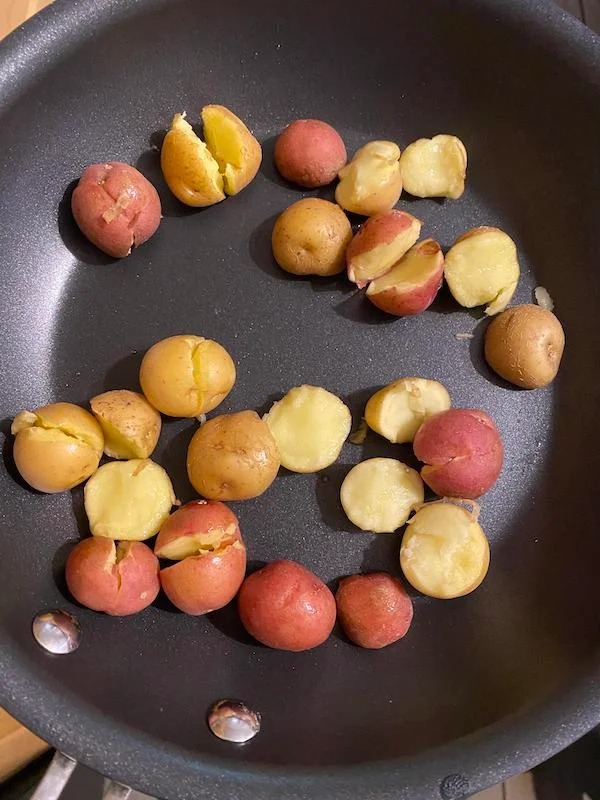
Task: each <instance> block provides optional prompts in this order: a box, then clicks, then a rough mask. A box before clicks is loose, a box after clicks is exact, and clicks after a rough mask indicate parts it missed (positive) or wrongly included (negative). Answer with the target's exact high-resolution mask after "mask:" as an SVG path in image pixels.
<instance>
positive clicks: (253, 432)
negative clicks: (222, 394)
mask: <svg viewBox="0 0 600 800" xmlns="http://www.w3.org/2000/svg"><path fill="white" fill-rule="evenodd" d="M279 463H280V462H279V452H278V450H277V444H276V443H275V439H274V438H273V436H272V434H271V431H270V430H269V427H268V425H267V423H266V422H264V421H263V420H262V419H261V418H260V417H259V416H258V414H257V413H256V412H255V411H239V412H238V413H237V414H222V415H221V416H219V417H213V419H210V420H208V422H206V423H204V425H202V426H201V427H200V428H199V429H198V430H197V431H196V433H195V434H194V435H193V437H192V440H191V442H190V445H189V447H188V453H187V471H188V477H189V479H190V483H191V484H192V486H193V487H194V489H195V490H196V491H197V492H198V494H200V495H202V497H206V498H207V499H208V500H248V499H249V498H251V497H257V496H258V495H259V494H262V493H263V492H264V491H266V489H268V488H269V486H270V485H271V484H272V483H273V481H274V480H275V478H276V476H277V470H278V469H279Z"/></svg>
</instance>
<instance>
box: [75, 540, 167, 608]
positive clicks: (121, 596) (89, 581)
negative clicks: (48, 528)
mask: <svg viewBox="0 0 600 800" xmlns="http://www.w3.org/2000/svg"><path fill="white" fill-rule="evenodd" d="M65 571H66V575H65V577H66V581H67V586H68V588H69V591H70V592H71V594H72V595H73V597H74V598H75V600H77V602H78V603H81V605H82V606H86V607H87V608H91V609H93V610H94V611H104V612H105V613H106V614H111V615H112V616H115V617H124V616H126V615H128V614H136V613H137V612H138V611H142V609H144V608H146V607H147V606H149V605H150V603H152V602H153V601H154V600H155V598H156V595H157V594H158V591H159V588H160V583H159V580H158V559H157V558H156V556H155V555H154V553H153V552H152V550H151V549H150V548H149V547H148V546H147V545H145V544H144V543H143V542H121V543H120V544H119V545H117V546H115V542H114V541H113V540H112V539H105V538H103V537H100V536H92V537H91V538H89V539H84V540H83V541H81V542H79V543H78V544H76V545H75V547H74V548H73V549H72V550H71V552H70V553H69V557H68V559H67V564H66V568H65Z"/></svg>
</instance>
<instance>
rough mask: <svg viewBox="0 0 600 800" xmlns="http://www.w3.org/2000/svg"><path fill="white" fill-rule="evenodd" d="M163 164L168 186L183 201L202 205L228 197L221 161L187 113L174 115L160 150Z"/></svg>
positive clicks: (188, 203) (208, 204)
mask: <svg viewBox="0 0 600 800" xmlns="http://www.w3.org/2000/svg"><path fill="white" fill-rule="evenodd" d="M160 166H161V169H162V173H163V176H164V179H165V181H166V183H167V186H168V187H169V189H170V190H171V191H172V192H173V194H174V195H175V197H176V198H177V199H178V200H181V202H182V203H185V204H186V205H188V206H195V207H202V206H211V205H213V204H214V203H218V202H219V201H221V200H224V199H225V192H224V191H223V176H222V175H221V173H220V172H219V164H218V163H217V161H216V160H215V159H214V158H213V156H212V155H211V153H210V151H209V149H208V148H207V146H206V145H205V144H204V142H203V141H202V140H201V139H200V138H199V137H198V136H196V134H195V133H194V130H193V128H192V126H191V125H190V124H189V122H186V120H185V115H184V114H175V116H174V117H173V122H172V123H171V127H170V129H169V131H168V133H167V135H166V136H165V138H164V141H163V145H162V149H161V152H160Z"/></svg>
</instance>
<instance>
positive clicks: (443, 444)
mask: <svg viewBox="0 0 600 800" xmlns="http://www.w3.org/2000/svg"><path fill="white" fill-rule="evenodd" d="M413 448H414V452H415V456H416V457H417V458H418V459H419V461H422V462H424V463H425V464H426V466H424V467H423V469H422V470H421V477H422V478H423V480H424V481H425V483H426V484H427V485H428V486H429V487H430V488H431V489H432V490H433V491H434V492H435V493H436V494H437V495H439V496H440V497H464V498H468V499H471V500H474V499H475V498H476V497H480V495H482V494H485V492H487V491H488V490H489V489H491V488H492V486H493V485H494V483H495V482H496V481H497V479H498V476H499V475H500V471H501V469H502V461H503V458H504V448H503V445H502V440H501V438H500V434H499V433H498V430H497V428H496V426H495V424H494V422H493V420H492V419H491V417H489V416H488V415H487V414H486V413H485V412H484V411H480V410H479V409H472V408H450V409H448V410H447V411H442V412H440V413H439V414H434V415H433V416H432V417H430V418H429V419H428V420H426V421H425V422H424V423H423V425H421V427H420V428H419V430H418V431H417V434H416V436H415V440H414V442H413Z"/></svg>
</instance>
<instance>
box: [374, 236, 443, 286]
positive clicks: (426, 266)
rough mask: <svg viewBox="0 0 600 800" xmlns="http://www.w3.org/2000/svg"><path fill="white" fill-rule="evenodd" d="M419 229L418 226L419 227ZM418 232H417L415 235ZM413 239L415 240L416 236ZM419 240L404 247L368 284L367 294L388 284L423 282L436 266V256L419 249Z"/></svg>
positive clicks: (404, 284)
mask: <svg viewBox="0 0 600 800" xmlns="http://www.w3.org/2000/svg"><path fill="white" fill-rule="evenodd" d="M419 231H420V227H419ZM418 235H419V233H418V232H417V237H418ZM417 237H415V239H414V240H413V244H414V241H416V238H417ZM421 244H422V243H421V242H419V244H418V245H416V246H415V247H410V249H409V248H406V250H405V251H404V253H402V254H401V257H400V260H398V261H397V263H394V265H393V266H392V268H391V269H390V270H389V271H388V272H386V273H385V275H382V276H381V277H379V278H375V280H374V281H372V282H371V283H370V284H369V288H368V289H367V294H378V293H379V292H382V291H383V290H384V289H388V288H389V287H390V286H394V287H397V288H402V289H404V288H406V289H408V288H411V287H413V286H420V285H421V284H422V283H423V279H424V277H425V278H426V277H428V275H429V273H430V272H431V271H432V269H435V267H436V260H435V259H436V258H437V254H436V256H435V257H432V255H431V253H430V252H427V251H425V252H424V251H423V250H422V249H420V246H421ZM440 260H441V256H440Z"/></svg>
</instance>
